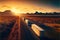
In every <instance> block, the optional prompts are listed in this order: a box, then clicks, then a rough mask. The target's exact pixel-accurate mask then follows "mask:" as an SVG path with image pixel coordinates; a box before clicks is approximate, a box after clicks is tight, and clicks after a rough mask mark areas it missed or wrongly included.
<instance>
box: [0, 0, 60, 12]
mask: <svg viewBox="0 0 60 40" xmlns="http://www.w3.org/2000/svg"><path fill="white" fill-rule="evenodd" d="M5 10H11V11H13V12H16V13H27V12H28V13H34V12H35V11H38V12H60V3H59V0H57V1H55V0H0V11H5Z"/></svg>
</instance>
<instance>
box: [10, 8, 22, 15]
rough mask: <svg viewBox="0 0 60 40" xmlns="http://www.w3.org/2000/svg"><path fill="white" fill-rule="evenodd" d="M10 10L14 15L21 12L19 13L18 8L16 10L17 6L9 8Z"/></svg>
mask: <svg viewBox="0 0 60 40" xmlns="http://www.w3.org/2000/svg"><path fill="white" fill-rule="evenodd" d="M10 10H11V11H12V12H13V14H14V15H19V14H21V13H20V10H18V9H17V8H12V9H10Z"/></svg>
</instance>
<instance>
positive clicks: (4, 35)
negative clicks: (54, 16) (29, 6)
mask: <svg viewBox="0 0 60 40" xmlns="http://www.w3.org/2000/svg"><path fill="white" fill-rule="evenodd" d="M0 17H2V18H0V21H2V22H0V28H1V27H2V29H3V28H4V29H5V30H3V31H2V30H0V40H59V37H60V36H59V35H60V33H59V32H56V31H55V29H54V28H52V27H50V26H47V25H44V24H43V23H41V22H42V21H41V22H38V21H35V20H33V18H35V17H34V16H31V17H30V16H26V17H25V16H24V17H23V16H22V17H14V16H12V17H5V16H4V17H3V16H0ZM4 18H5V21H4ZM26 19H27V20H28V24H26V22H25V20H26ZM37 19H39V18H38V17H37ZM42 19H45V18H42ZM58 19H59V20H60V18H58ZM44 23H45V22H44ZM32 24H35V25H37V26H36V27H35V26H34V27H32ZM40 27H41V28H42V29H43V31H41V30H40V29H41V28H40ZM34 28H35V29H34ZM34 30H36V32H37V33H39V36H38V35H37V34H36V33H35V31H34ZM1 31H2V32H1Z"/></svg>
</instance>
